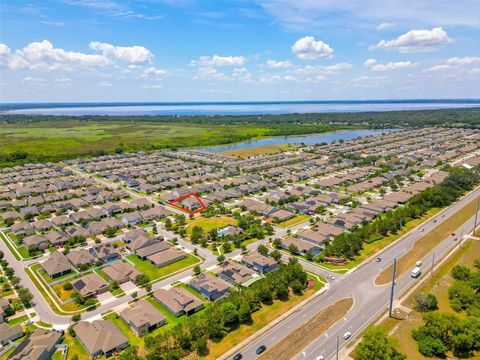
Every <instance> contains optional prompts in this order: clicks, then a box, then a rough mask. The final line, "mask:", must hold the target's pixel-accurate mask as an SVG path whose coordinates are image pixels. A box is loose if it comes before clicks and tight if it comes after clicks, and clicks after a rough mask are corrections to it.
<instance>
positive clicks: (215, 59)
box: [190, 55, 246, 67]
mask: <svg viewBox="0 0 480 360" xmlns="http://www.w3.org/2000/svg"><path fill="white" fill-rule="evenodd" d="M245 62H246V59H245V57H243V56H220V55H213V56H200V58H199V59H198V60H192V61H190V65H193V66H197V65H198V66H202V67H209V66H213V67H220V66H243V65H244V64H245Z"/></svg>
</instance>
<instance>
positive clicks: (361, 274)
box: [239, 188, 480, 360]
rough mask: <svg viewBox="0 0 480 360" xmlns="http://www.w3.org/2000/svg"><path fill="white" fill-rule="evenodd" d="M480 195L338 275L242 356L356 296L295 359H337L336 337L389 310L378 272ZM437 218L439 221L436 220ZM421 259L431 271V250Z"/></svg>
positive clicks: (447, 246) (399, 284) (446, 246)
mask: <svg viewBox="0 0 480 360" xmlns="http://www.w3.org/2000/svg"><path fill="white" fill-rule="evenodd" d="M479 195H480V188H477V189H476V190H475V191H473V192H472V193H470V194H469V195H467V196H466V197H464V198H463V199H461V200H460V201H459V202H457V203H455V204H454V205H452V206H451V207H449V208H447V209H446V210H444V211H443V212H442V213H440V214H438V215H437V216H436V217H434V218H432V219H431V220H429V221H428V222H427V223H425V224H424V225H423V226H422V227H421V228H423V229H424V231H423V232H422V231H420V230H419V228H417V229H414V230H412V231H411V232H410V233H408V234H407V235H406V236H404V237H403V238H402V239H401V240H399V241H398V242H397V243H396V244H395V245H393V246H391V247H390V248H388V249H386V250H385V251H384V252H383V253H382V254H381V255H379V256H380V257H381V258H382V261H381V262H376V261H375V260H374V259H372V260H371V261H370V262H368V263H366V264H365V265H364V266H362V267H360V268H359V269H357V270H356V271H355V272H352V273H350V274H347V275H345V276H340V277H338V278H336V279H335V281H333V282H331V283H330V289H329V290H328V291H327V292H326V293H324V294H323V295H321V296H320V297H318V298H316V299H314V300H313V301H312V302H310V303H308V304H307V305H305V306H304V307H303V308H301V309H299V310H298V311H296V312H294V313H293V314H292V315H290V316H289V317H287V318H286V319H285V320H283V321H281V322H280V323H278V324H277V325H276V326H274V327H273V328H272V329H270V330H269V331H268V332H266V333H265V334H263V335H261V336H259V337H257V338H256V339H255V341H253V342H251V343H249V344H248V345H247V346H245V347H243V348H242V349H241V350H240V351H239V352H241V353H242V354H243V358H244V359H255V358H256V357H257V355H256V354H255V350H256V349H257V348H258V347H259V346H260V345H266V346H267V348H271V347H273V346H275V344H276V343H278V342H279V341H280V340H281V339H282V338H284V337H285V336H286V335H288V334H289V333H290V332H292V331H293V330H294V329H295V328H297V327H298V326H300V325H302V324H303V323H305V322H306V321H307V320H309V319H310V318H311V317H313V316H314V315H315V314H317V313H318V312H320V311H321V310H322V309H324V308H326V307H327V306H328V305H330V304H333V303H334V302H335V301H337V300H339V299H342V298H346V297H353V298H354V305H353V307H352V308H351V309H350V311H349V312H348V313H347V315H346V317H345V318H344V319H342V320H340V321H338V322H337V323H336V324H334V325H333V326H332V327H331V328H330V329H328V331H327V332H326V333H325V334H324V335H322V336H321V337H319V338H318V339H316V340H315V341H314V342H313V343H311V344H310V345H309V346H307V347H306V348H305V349H298V351H299V354H298V355H297V357H296V359H308V360H313V359H316V357H317V356H319V355H323V356H324V357H325V359H332V358H334V357H335V352H336V338H337V336H339V337H340V350H341V349H342V348H344V346H345V344H346V341H345V340H343V338H342V336H343V334H344V333H345V332H347V331H350V332H351V333H352V334H353V336H355V335H357V334H358V333H360V332H361V330H362V329H363V328H364V327H365V326H366V325H368V324H369V323H370V322H371V321H372V320H373V319H375V318H376V317H377V316H378V315H379V314H381V313H382V312H383V311H384V310H385V309H387V307H388V302H389V294H390V286H389V285H385V286H377V285H375V283H374V282H375V278H376V277H377V275H378V274H379V273H380V272H381V271H382V270H384V269H386V268H387V267H388V266H389V265H391V264H392V262H393V259H394V258H395V257H397V258H400V257H401V256H402V255H403V254H405V253H407V252H408V251H409V250H410V249H411V248H412V246H413V244H414V242H415V241H416V240H418V239H419V238H421V237H422V236H423V235H424V234H425V233H427V232H429V231H430V230H432V229H433V228H435V227H436V226H438V225H439V224H441V223H442V222H443V221H445V220H447V219H448V218H449V217H450V216H452V215H454V214H455V213H457V212H458V211H459V210H460V209H461V208H462V207H463V206H465V205H466V204H467V203H469V202H470V201H472V200H474V199H475V198H477V197H478V196H479ZM434 220H436V222H434ZM473 221H474V216H472V217H471V218H470V219H469V220H468V221H467V222H466V223H465V224H464V225H463V226H462V227H460V228H459V229H457V230H456V231H455V233H456V237H458V236H459V234H460V232H461V231H462V228H463V233H464V234H467V233H469V232H471V231H472V230H473ZM453 239H454V237H453V236H449V237H447V238H446V239H445V240H444V241H442V242H441V243H440V244H439V245H438V246H437V247H436V248H435V249H434V252H435V256H436V259H437V260H440V259H441V258H443V257H444V256H445V255H446V254H448V252H449V251H450V250H451V249H452V248H453V247H455V246H458V245H459V241H454V240H453ZM418 260H421V261H422V262H423V264H424V265H422V268H423V269H424V272H428V269H429V268H430V265H431V261H432V253H429V254H428V255H426V256H425V257H424V258H423V259H418ZM424 275H425V274H424ZM426 276H428V274H426ZM415 281H418V280H415V279H413V278H411V277H410V274H409V273H407V274H404V275H403V276H401V277H400V278H398V279H397V281H396V291H395V296H396V297H397V296H399V295H400V294H401V293H402V292H403V291H404V290H405V289H407V288H408V287H409V286H410V285H412V284H413V283H414V282H415ZM279 360H280V359H279Z"/></svg>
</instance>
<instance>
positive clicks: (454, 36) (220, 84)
mask: <svg viewBox="0 0 480 360" xmlns="http://www.w3.org/2000/svg"><path fill="white" fill-rule="evenodd" d="M0 11H1V18H0V77H1V79H0V80H1V81H0V101H2V102H53V101H55V102H56V101H58V102H65V101H241V100H257V101H261V100H309V99H311V100H324V99H325V100H330V99H400V98H480V85H479V84H480V2H479V1H477V0H460V1H455V2H453V1H450V0H448V1H447V0H437V1H435V2H434V4H432V1H426V0H417V1H414V0H403V1H397V0H383V1H381V0H365V1H359V0H349V1H344V0H336V1H335V0H303V1H302V0H276V1H273V0H256V1H247V0H228V1H220V0H217V1H208V0H198V1H195V0H133V1H119V0H42V1H41V0H30V1H24V0H3V1H2V2H1V5H0Z"/></svg>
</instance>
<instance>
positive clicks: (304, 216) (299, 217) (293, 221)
mask: <svg viewBox="0 0 480 360" xmlns="http://www.w3.org/2000/svg"><path fill="white" fill-rule="evenodd" d="M308 219H310V216H309V215H307V214H302V215H297V216H295V217H293V218H291V219H288V220H286V221H282V222H281V223H278V224H277V225H278V226H281V227H284V228H288V227H291V226H294V225H297V224H300V223H302V222H304V221H305V220H308Z"/></svg>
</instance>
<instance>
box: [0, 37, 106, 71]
mask: <svg viewBox="0 0 480 360" xmlns="http://www.w3.org/2000/svg"><path fill="white" fill-rule="evenodd" d="M0 64H1V65H3V66H7V67H8V68H10V69H27V68H28V69H38V70H46V71H54V70H59V69H62V70H73V68H75V67H78V66H81V67H99V66H107V65H110V64H111V61H110V60H108V59H107V58H106V57H104V56H102V55H90V54H84V53H80V52H74V51H65V50H64V49H59V48H55V47H53V45H52V43H51V42H50V41H48V40H43V41H42V42H32V43H30V44H28V45H27V46H25V47H24V48H23V49H19V50H16V51H15V52H14V53H12V52H11V51H10V49H9V48H8V47H7V46H6V45H4V44H2V46H0Z"/></svg>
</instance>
